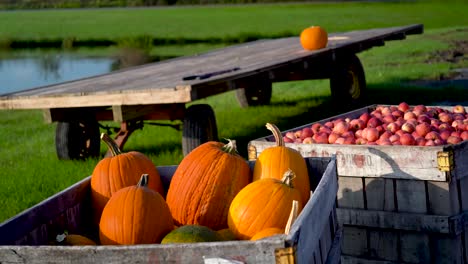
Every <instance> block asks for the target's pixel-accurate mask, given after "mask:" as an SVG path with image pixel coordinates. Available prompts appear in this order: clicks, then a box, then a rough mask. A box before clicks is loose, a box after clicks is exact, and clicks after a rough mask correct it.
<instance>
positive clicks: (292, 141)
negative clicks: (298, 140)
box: [283, 136, 295, 143]
mask: <svg viewBox="0 0 468 264" xmlns="http://www.w3.org/2000/svg"><path fill="white" fill-rule="evenodd" d="M283 140H284V142H285V143H294V141H295V139H292V138H290V137H287V136H284V137H283Z"/></svg>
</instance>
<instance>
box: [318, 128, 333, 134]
mask: <svg viewBox="0 0 468 264" xmlns="http://www.w3.org/2000/svg"><path fill="white" fill-rule="evenodd" d="M319 132H324V133H327V134H330V133H331V132H332V130H331V128H329V127H327V126H321V127H320V129H319Z"/></svg>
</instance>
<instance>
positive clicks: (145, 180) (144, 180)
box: [137, 174, 149, 188]
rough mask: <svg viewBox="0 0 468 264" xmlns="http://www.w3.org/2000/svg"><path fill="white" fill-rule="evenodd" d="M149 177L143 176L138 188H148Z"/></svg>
mask: <svg viewBox="0 0 468 264" xmlns="http://www.w3.org/2000/svg"><path fill="white" fill-rule="evenodd" d="M148 181H149V175H148V174H142V175H141V177H140V180H139V181H138V184H137V187H138V188H140V187H148Z"/></svg>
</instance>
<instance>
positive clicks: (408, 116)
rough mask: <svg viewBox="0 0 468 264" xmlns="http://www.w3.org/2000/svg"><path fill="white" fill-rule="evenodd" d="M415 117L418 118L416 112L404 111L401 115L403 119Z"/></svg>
mask: <svg viewBox="0 0 468 264" xmlns="http://www.w3.org/2000/svg"><path fill="white" fill-rule="evenodd" d="M416 118H418V117H417V116H416V114H415V113H413V112H406V113H405V114H404V115H403V119H405V120H409V119H416Z"/></svg>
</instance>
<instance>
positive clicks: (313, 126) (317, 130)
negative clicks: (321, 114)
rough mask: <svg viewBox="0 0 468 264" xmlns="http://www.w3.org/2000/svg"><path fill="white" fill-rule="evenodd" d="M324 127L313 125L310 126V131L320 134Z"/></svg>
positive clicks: (317, 124)
mask: <svg viewBox="0 0 468 264" xmlns="http://www.w3.org/2000/svg"><path fill="white" fill-rule="evenodd" d="M321 127H322V124H320V123H313V124H312V126H310V129H312V131H313V132H314V134H315V133H317V132H319V130H320V128H321Z"/></svg>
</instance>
